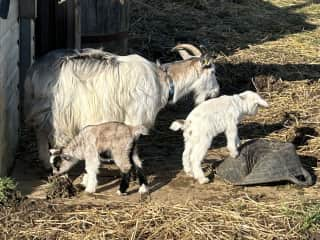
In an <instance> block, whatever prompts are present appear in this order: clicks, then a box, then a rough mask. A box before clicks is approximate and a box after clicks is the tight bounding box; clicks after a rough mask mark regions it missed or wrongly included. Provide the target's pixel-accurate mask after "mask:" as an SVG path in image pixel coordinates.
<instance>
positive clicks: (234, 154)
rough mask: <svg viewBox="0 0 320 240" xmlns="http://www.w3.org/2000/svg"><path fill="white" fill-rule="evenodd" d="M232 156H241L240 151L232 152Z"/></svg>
mask: <svg viewBox="0 0 320 240" xmlns="http://www.w3.org/2000/svg"><path fill="white" fill-rule="evenodd" d="M230 156H231V157H232V158H236V157H238V156H239V152H238V151H236V152H233V153H230Z"/></svg>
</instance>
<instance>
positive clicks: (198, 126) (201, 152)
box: [170, 91, 268, 184]
mask: <svg viewBox="0 0 320 240" xmlns="http://www.w3.org/2000/svg"><path fill="white" fill-rule="evenodd" d="M259 106H262V107H268V103H267V102H266V101H265V100H263V99H262V98H261V97H260V96H259V95H258V94H257V93H255V92H252V91H245V92H242V93H240V94H235V95H232V96H221V97H218V98H214V99H210V100H208V101H205V102H203V103H201V104H200V105H198V106H197V107H196V108H194V109H193V110H192V112H191V113H190V114H189V115H188V117H187V119H186V120H177V121H174V122H173V123H172V124H171V126H170V129H171V130H174V131H177V130H179V129H182V130H183V136H184V143H185V148H184V152H183V156H182V160H183V168H184V171H185V172H186V174H188V175H190V176H192V177H194V178H195V179H197V180H198V181H199V183H200V184H203V183H207V182H209V179H208V178H207V177H205V176H204V173H203V171H202V169H201V162H202V160H203V158H204V157H205V155H206V153H207V151H208V149H209V147H210V145H211V142H212V139H213V138H214V137H215V136H217V135H218V134H219V133H223V132H224V133H225V135H226V138H227V148H228V150H229V152H230V155H231V157H236V156H237V155H238V147H239V146H240V139H239V136H238V128H237V125H238V123H239V122H240V121H241V119H242V118H243V117H244V116H245V115H255V114H256V113H257V111H258V107H259Z"/></svg>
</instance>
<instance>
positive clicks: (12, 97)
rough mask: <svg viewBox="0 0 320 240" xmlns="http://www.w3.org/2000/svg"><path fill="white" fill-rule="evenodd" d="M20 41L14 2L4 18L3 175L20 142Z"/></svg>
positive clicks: (0, 81)
mask: <svg viewBox="0 0 320 240" xmlns="http://www.w3.org/2000/svg"><path fill="white" fill-rule="evenodd" d="M18 41H19V22H18V0H11V1H10V10H9V14H8V18H7V19H2V18H0V176H4V175H6V174H7V173H8V170H9V169H10V167H11V166H12V164H13V160H14V154H15V150H16V146H17V142H18V130H19V111H18V104H19V91H18V83H19V66H18V62H19V43H18Z"/></svg>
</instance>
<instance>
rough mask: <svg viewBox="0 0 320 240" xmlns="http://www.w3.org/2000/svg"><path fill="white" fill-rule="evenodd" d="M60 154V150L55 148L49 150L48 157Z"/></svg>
mask: <svg viewBox="0 0 320 240" xmlns="http://www.w3.org/2000/svg"><path fill="white" fill-rule="evenodd" d="M60 153H61V149H57V148H51V149H49V154H50V155H58V154H60Z"/></svg>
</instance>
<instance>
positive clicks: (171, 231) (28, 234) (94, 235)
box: [0, 194, 320, 240]
mask: <svg viewBox="0 0 320 240" xmlns="http://www.w3.org/2000/svg"><path fill="white" fill-rule="evenodd" d="M69 204H70V203H69ZM69 204H68V203H67V204H61V203H54V204H53V203H48V202H39V201H38V202H34V203H28V204H25V205H21V206H20V207H19V208H18V209H15V210H13V209H1V213H0V218H1V223H0V226H1V229H2V232H1V233H0V236H1V237H2V239H31V238H32V239H163V240H165V239H292V240H293V239H307V238H308V237H310V236H311V235H312V232H316V231H317V230H319V228H318V227H315V226H319V221H320V219H319V218H320V212H319V207H320V201H319V200H308V201H306V200H304V199H302V198H301V199H299V201H297V199H293V200H287V201H285V202H283V201H282V202H277V201H270V202H268V203H263V202H260V201H259V198H257V199H254V198H252V197H251V196H249V195H248V194H247V195H244V196H242V197H238V198H233V199H231V200H230V201H227V202H223V201H219V199H217V201H205V202H203V201H193V202H186V203H181V204H167V203H163V202H160V203H159V202H156V201H155V202H149V203H128V202H125V201H123V202H117V201H112V202H110V201H106V202H105V205H104V206H101V205H97V206H95V205H77V206H76V205H69ZM315 224H318V225H315ZM306 229H309V230H310V231H308V232H307V231H305V230H306Z"/></svg>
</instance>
